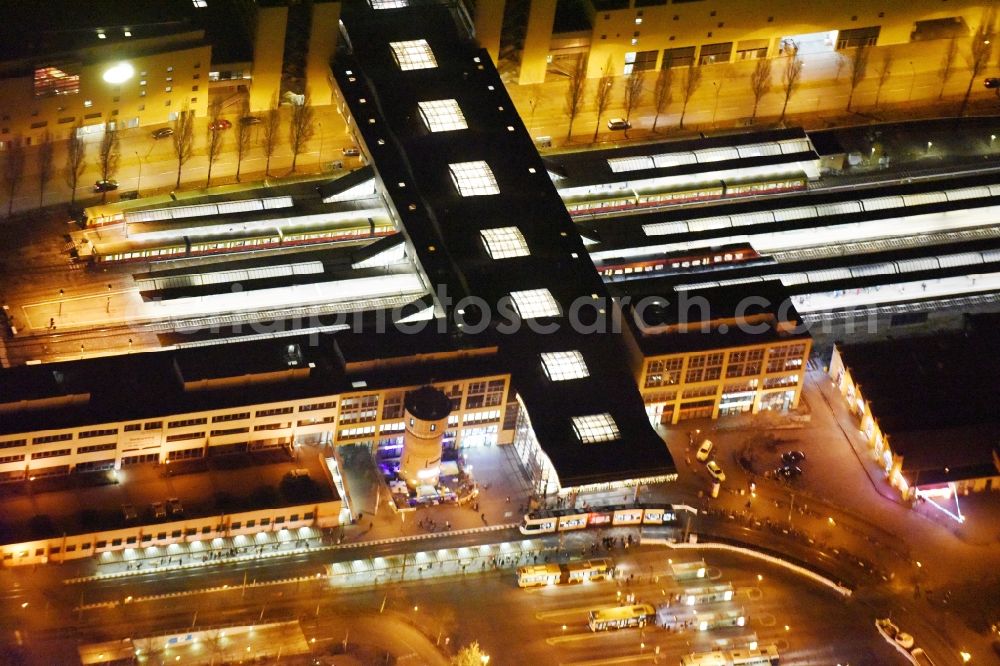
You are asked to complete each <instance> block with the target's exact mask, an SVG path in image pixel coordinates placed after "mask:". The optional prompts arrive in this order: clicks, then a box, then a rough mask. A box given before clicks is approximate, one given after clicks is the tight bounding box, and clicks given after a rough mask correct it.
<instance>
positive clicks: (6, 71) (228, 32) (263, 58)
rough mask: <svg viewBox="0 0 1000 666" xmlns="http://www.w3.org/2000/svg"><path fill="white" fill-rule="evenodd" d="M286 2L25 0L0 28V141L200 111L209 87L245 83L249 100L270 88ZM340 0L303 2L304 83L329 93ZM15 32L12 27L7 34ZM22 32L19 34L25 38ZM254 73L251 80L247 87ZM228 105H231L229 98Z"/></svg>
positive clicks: (320, 95) (262, 101)
mask: <svg viewBox="0 0 1000 666" xmlns="http://www.w3.org/2000/svg"><path fill="white" fill-rule="evenodd" d="M287 4H288V3H286V2H283V1H278V2H260V3H256V2H252V1H250V0H213V2H212V3H208V2H205V1H203V0H135V1H133V2H128V3H117V4H115V3H109V4H107V6H105V5H85V4H81V3H77V2H56V3H49V4H48V5H47V11H46V12H44V13H42V12H34V11H32V10H31V8H32V5H31V4H30V3H24V4H23V6H22V7H21V8H18V9H17V10H16V11H15V12H14V14H13V15H10V16H8V17H7V20H6V21H5V23H4V25H5V27H4V28H0V41H2V43H3V45H4V46H3V48H2V50H0V99H2V100H3V103H2V104H0V149H2V148H3V147H4V146H5V145H6V144H7V143H8V142H10V141H23V142H24V143H25V144H27V145H32V144H37V143H38V142H39V141H40V140H41V138H42V136H43V135H44V134H45V133H46V132H48V133H49V134H50V135H51V136H52V138H54V139H56V140H60V139H65V138H66V137H67V136H68V135H69V132H70V131H72V130H73V129H74V128H75V127H76V126H77V125H78V124H79V125H82V126H83V127H82V129H81V130H80V131H81V132H82V133H84V134H100V133H101V132H103V131H104V127H105V125H106V124H107V123H111V124H112V127H114V128H117V129H129V128H135V127H142V126H147V125H156V124H162V123H167V122H170V121H172V120H173V119H174V118H176V117H177V114H178V113H179V112H180V111H181V110H183V109H190V110H192V111H194V113H195V115H196V116H204V115H205V114H206V110H207V108H208V104H209V91H210V90H212V91H217V92H218V94H219V95H221V96H223V97H229V96H231V95H232V94H235V93H245V92H247V91H250V92H251V97H250V100H251V107H252V109H253V110H254V111H257V110H259V109H261V108H266V107H267V106H268V105H269V104H270V103H271V99H272V96H274V95H276V94H278V93H280V92H281V90H280V89H281V86H282V68H283V65H284V61H285V51H286V49H285V41H286V33H287V30H286V24H287V23H288V20H289V19H288V14H289V8H288V6H287ZM339 13H340V3H339V1H330V2H324V1H319V2H314V3H311V5H310V10H309V13H308V16H307V17H306V19H307V23H308V28H309V36H310V39H309V40H308V47H307V48H305V49H304V52H303V53H302V54H300V55H301V58H302V59H303V60H304V63H303V69H304V72H303V74H304V78H305V82H304V85H305V86H306V87H308V88H309V89H310V91H311V92H312V95H313V100H314V103H317V104H329V103H330V101H331V99H332V94H333V89H332V85H333V84H332V78H331V76H330V68H329V61H330V58H331V57H332V55H333V51H334V48H335V46H336V37H337V34H338V33H337V18H338V16H339ZM14 31H18V33H17V34H15V32H14ZM24 33H27V38H25V35H24ZM255 79H256V80H259V81H260V85H259V86H257V88H256V89H255V88H253V87H252V83H253V81H254V80H255ZM236 108H238V106H237V107H236Z"/></svg>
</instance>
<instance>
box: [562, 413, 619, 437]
mask: <svg viewBox="0 0 1000 666" xmlns="http://www.w3.org/2000/svg"><path fill="white" fill-rule="evenodd" d="M573 430H575V431H576V436H577V437H578V438H579V439H580V441H581V442H583V443H584V444H596V443H598V442H610V441H612V440H616V439H618V438H620V437H621V433H620V432H619V431H618V425H617V424H616V423H615V420H614V419H613V418H611V414H608V413H604V414H591V415H589V416H574V417H573Z"/></svg>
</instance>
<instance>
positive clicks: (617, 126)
mask: <svg viewBox="0 0 1000 666" xmlns="http://www.w3.org/2000/svg"><path fill="white" fill-rule="evenodd" d="M631 128H632V123H630V122H629V121H627V120H625V119H624V118H612V119H611V120H609V121H608V129H609V130H627V129H631Z"/></svg>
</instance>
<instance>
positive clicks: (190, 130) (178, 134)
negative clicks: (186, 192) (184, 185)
mask: <svg viewBox="0 0 1000 666" xmlns="http://www.w3.org/2000/svg"><path fill="white" fill-rule="evenodd" d="M171 138H172V139H173V144H174V157H176V158H177V184H176V185H175V186H174V187H177V188H179V187H180V186H181V170H182V169H183V168H184V164H185V163H186V162H187V161H188V160H189V159H191V155H193V154H194V111H191V110H189V109H183V110H182V111H181V112H180V113H178V114H177V118H175V119H174V133H173V135H172V137H171Z"/></svg>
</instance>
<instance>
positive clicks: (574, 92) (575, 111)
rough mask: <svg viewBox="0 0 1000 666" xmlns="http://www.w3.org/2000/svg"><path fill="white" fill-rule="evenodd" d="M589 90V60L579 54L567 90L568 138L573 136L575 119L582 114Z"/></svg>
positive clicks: (570, 74)
mask: <svg viewBox="0 0 1000 666" xmlns="http://www.w3.org/2000/svg"><path fill="white" fill-rule="evenodd" d="M586 92H587V61H586V60H585V59H584V58H583V57H581V56H577V58H576V64H574V65H573V69H572V70H571V71H570V73H569V88H567V90H566V115H567V116H569V131H568V132H566V140H567V141H569V140H570V139H571V138H572V136H573V121H574V120H576V117H577V116H578V115H580V110H581V109H582V108H583V100H584V97H585V96H586Z"/></svg>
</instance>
